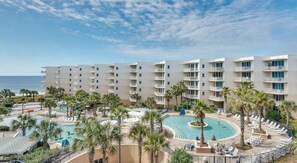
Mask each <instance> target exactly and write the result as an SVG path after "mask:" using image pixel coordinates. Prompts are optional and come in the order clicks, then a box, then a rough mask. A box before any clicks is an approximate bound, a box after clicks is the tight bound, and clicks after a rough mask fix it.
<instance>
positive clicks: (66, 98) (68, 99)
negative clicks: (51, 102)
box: [63, 95, 75, 117]
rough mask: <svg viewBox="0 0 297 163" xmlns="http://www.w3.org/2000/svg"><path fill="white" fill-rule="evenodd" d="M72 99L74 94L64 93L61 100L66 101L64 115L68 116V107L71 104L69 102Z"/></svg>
mask: <svg viewBox="0 0 297 163" xmlns="http://www.w3.org/2000/svg"><path fill="white" fill-rule="evenodd" d="M74 100H75V98H74V96H71V95H66V96H64V97H63V101H65V102H66V117H69V107H70V105H71V104H70V103H71V102H72V101H74Z"/></svg>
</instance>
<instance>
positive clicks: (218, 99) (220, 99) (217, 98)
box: [208, 96, 224, 102]
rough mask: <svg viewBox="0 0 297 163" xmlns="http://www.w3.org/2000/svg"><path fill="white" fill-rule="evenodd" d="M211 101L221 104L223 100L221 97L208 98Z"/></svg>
mask: <svg viewBox="0 0 297 163" xmlns="http://www.w3.org/2000/svg"><path fill="white" fill-rule="evenodd" d="M208 99H209V100H211V101H216V102H223V101H224V98H223V97H217V96H209V98H208Z"/></svg>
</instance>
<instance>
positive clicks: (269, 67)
mask: <svg viewBox="0 0 297 163" xmlns="http://www.w3.org/2000/svg"><path fill="white" fill-rule="evenodd" d="M283 70H286V67H285V66H267V67H265V71H283Z"/></svg>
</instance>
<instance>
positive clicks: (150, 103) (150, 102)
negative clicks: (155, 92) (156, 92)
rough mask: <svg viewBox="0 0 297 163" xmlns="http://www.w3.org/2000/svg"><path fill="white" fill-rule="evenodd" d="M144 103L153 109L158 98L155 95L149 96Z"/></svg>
mask: <svg viewBox="0 0 297 163" xmlns="http://www.w3.org/2000/svg"><path fill="white" fill-rule="evenodd" d="M144 103H145V105H146V106H147V107H148V108H150V109H153V108H154V105H155V104H156V100H155V99H154V97H148V98H147V99H146V100H145V102H144Z"/></svg>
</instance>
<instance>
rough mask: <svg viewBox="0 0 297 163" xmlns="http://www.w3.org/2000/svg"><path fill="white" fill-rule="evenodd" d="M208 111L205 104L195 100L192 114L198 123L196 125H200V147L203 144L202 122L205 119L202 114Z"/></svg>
mask: <svg viewBox="0 0 297 163" xmlns="http://www.w3.org/2000/svg"><path fill="white" fill-rule="evenodd" d="M207 109H209V107H208V106H207V104H206V103H205V102H204V101H202V100H197V101H196V104H195V107H194V108H193V113H194V114H195V115H196V118H197V119H198V120H199V121H200V122H199V123H198V124H200V134H201V135H200V145H203V144H204V133H203V131H204V130H203V129H204V121H203V119H204V118H205V113H204V112H203V111H204V110H207Z"/></svg>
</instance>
